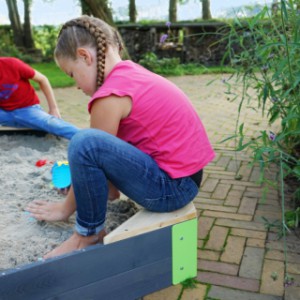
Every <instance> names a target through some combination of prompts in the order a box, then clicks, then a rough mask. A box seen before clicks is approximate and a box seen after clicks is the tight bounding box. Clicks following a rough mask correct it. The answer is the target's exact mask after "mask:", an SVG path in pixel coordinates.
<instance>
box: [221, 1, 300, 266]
mask: <svg viewBox="0 0 300 300" xmlns="http://www.w3.org/2000/svg"><path fill="white" fill-rule="evenodd" d="M295 4H296V1H293V0H281V1H280V10H279V12H280V14H278V15H272V14H271V12H270V10H269V8H268V7H265V8H264V9H263V10H262V11H261V12H260V13H258V14H257V15H256V16H255V17H253V18H251V19H248V20H247V21H246V22H245V21H244V22H242V21H241V20H239V19H238V18H236V19H235V22H233V23H232V24H231V25H230V26H231V30H230V33H229V35H228V50H227V52H226V55H225V57H224V60H225V59H228V60H229V61H230V62H231V66H232V67H233V68H234V69H235V70H236V72H235V74H234V76H232V78H235V80H236V83H238V84H241V93H234V92H233V91H232V88H233V86H232V85H231V84H230V83H229V82H225V83H226V86H227V88H228V90H227V94H228V95H229V96H231V97H232V101H239V109H238V120H237V123H236V134H235V135H233V136H231V137H229V139H230V138H235V139H236V141H237V147H236V150H238V151H242V150H244V149H249V150H251V153H252V162H251V164H258V165H259V167H260V170H261V172H260V178H259V182H260V183H264V184H265V185H269V186H273V187H278V188H279V191H280V194H281V207H282V220H281V224H280V227H281V228H280V233H281V234H282V236H283V241H284V249H285V252H284V253H285V258H286V255H287V254H286V252H287V251H286V239H285V237H286V232H287V231H289V225H291V224H293V225H296V224H297V225H298V224H299V222H298V219H299V210H298V209H296V210H295V212H293V213H291V212H285V208H286V201H285V193H286V190H285V187H286V183H287V184H289V182H288V181H290V180H291V179H292V180H293V181H295V182H296V184H295V185H294V187H295V190H294V200H295V201H296V202H297V203H298V205H299V203H300V197H299V196H300V185H299V182H300V51H299V46H300V26H299V25H300V18H299V12H298V11H297V9H296V8H295V7H296V5H295ZM253 90H254V91H255V94H254V95H253ZM244 108H251V109H254V110H256V111H260V112H261V113H262V114H263V115H266V116H267V117H268V121H269V124H270V126H273V127H274V128H275V130H276V131H275V130H274V131H273V129H271V128H267V129H265V128H261V130H260V133H259V134H258V136H254V137H253V136H247V135H246V134H245V132H244V123H240V115H241V112H242V109H244ZM274 164H275V165H277V167H278V170H279V172H278V177H277V178H270V177H268V176H267V172H266V171H267V170H268V168H269V167H270V166H271V165H274ZM265 221H267V220H266V219H265ZM268 226H277V223H276V224H275V223H272V224H270V223H268ZM285 261H286V264H287V260H286V259H285ZM286 264H285V265H286ZM285 270H286V269H285Z"/></svg>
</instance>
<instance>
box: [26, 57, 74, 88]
mask: <svg viewBox="0 0 300 300" xmlns="http://www.w3.org/2000/svg"><path fill="white" fill-rule="evenodd" d="M30 65H31V67H32V68H34V69H36V70H37V71H39V72H41V73H42V74H44V75H45V76H46V77H47V78H48V79H49V81H50V83H51V86H52V87H53V88H62V87H69V86H73V85H74V84H75V82H74V79H72V78H71V77H69V76H67V75H66V74H65V73H64V72H63V71H61V69H60V68H59V67H58V66H57V65H56V64H55V63H54V62H51V63H35V64H30ZM32 85H33V86H34V87H35V88H36V89H38V88H39V87H38V85H37V84H36V83H35V82H32Z"/></svg>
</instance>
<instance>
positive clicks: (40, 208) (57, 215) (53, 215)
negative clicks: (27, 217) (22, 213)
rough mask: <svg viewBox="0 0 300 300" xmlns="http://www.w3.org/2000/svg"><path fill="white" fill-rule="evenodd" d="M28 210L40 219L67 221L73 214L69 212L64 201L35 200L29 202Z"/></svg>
mask: <svg viewBox="0 0 300 300" xmlns="http://www.w3.org/2000/svg"><path fill="white" fill-rule="evenodd" d="M26 210H27V211H29V212H30V213H31V215H32V216H33V217H34V218H36V219H37V220H39V221H52V222H53V221H67V220H68V218H69V217H70V216H71V215H72V214H73V211H72V212H69V211H68V210H67V209H66V207H65V203H64V202H57V203H56V202H47V201H42V200H34V201H32V202H30V203H29V204H28V206H27V207H26Z"/></svg>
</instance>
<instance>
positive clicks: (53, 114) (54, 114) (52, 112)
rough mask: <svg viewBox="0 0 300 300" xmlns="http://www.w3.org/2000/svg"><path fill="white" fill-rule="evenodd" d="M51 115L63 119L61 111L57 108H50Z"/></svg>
mask: <svg viewBox="0 0 300 300" xmlns="http://www.w3.org/2000/svg"><path fill="white" fill-rule="evenodd" d="M49 114H50V115H52V116H54V117H56V118H59V119H61V115H60V112H59V110H58V108H57V107H55V108H50V109H49Z"/></svg>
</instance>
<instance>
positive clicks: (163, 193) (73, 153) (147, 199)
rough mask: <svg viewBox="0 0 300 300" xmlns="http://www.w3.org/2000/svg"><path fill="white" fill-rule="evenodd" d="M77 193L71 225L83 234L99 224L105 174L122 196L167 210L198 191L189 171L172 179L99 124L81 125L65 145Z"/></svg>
mask: <svg viewBox="0 0 300 300" xmlns="http://www.w3.org/2000/svg"><path fill="white" fill-rule="evenodd" d="M68 159H69V165H70V170H71V178H72V185H73V189H74V193H75V198H76V205H77V217H76V225H75V230H76V231H77V232H78V233H79V234H81V235H84V236H88V235H93V234H96V233H98V232H100V231H101V230H102V229H103V228H104V221H105V215H106V208H107V199H108V184H107V181H108V180H109V181H110V182H111V183H112V184H113V185H114V186H115V187H116V188H118V189H119V190H120V191H121V192H122V193H124V194H125V195H126V196H128V197H129V198H131V199H132V200H134V201H135V202H137V203H138V204H140V205H141V206H143V207H145V208H146V209H148V210H151V211H155V212H169V211H173V210H176V209H179V208H181V207H183V206H185V205H186V204H188V203H189V202H190V201H192V200H193V199H194V198H195V196H196V195H197V193H198V187H197V185H196V183H195V182H194V181H193V180H192V179H191V178H190V177H183V178H178V179H172V178H171V177H170V176H169V175H168V174H167V173H165V172H164V171H163V170H161V169H160V168H159V167H158V165H157V163H156V162H155V161H154V160H153V159H152V158H151V157H150V156H149V155H147V154H145V153H144V152H142V151H140V150H139V149H137V148H136V147H134V146H132V145H131V144H129V143H126V142H124V141H122V140H121V139H119V138H117V137H115V136H113V135H110V134H108V133H106V132H103V131H101V130H98V129H83V130H81V131H80V132H78V133H77V134H75V135H74V137H73V138H72V140H71V142H70V144H69V148H68Z"/></svg>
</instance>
